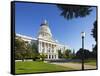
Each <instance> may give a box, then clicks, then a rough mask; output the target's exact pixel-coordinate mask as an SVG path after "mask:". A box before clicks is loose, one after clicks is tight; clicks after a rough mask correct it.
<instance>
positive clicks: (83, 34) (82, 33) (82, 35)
mask: <svg viewBox="0 0 100 76" xmlns="http://www.w3.org/2000/svg"><path fill="white" fill-rule="evenodd" d="M81 37H82V70H84V37H85V32H81Z"/></svg>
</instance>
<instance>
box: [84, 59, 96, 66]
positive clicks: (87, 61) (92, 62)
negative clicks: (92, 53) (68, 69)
mask: <svg viewBox="0 0 100 76" xmlns="http://www.w3.org/2000/svg"><path fill="white" fill-rule="evenodd" d="M85 64H87V65H93V66H96V60H94V59H88V60H85Z"/></svg>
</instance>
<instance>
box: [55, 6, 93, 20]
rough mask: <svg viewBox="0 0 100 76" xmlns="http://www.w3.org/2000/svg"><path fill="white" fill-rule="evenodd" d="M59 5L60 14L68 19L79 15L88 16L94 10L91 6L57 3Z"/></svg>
mask: <svg viewBox="0 0 100 76" xmlns="http://www.w3.org/2000/svg"><path fill="white" fill-rule="evenodd" d="M57 7H58V8H59V9H60V10H61V14H60V15H61V16H63V17H64V18H66V19H68V20H69V19H73V18H78V17H86V16H87V15H89V14H90V12H91V11H92V8H91V7H90V6H79V5H65V4H57Z"/></svg>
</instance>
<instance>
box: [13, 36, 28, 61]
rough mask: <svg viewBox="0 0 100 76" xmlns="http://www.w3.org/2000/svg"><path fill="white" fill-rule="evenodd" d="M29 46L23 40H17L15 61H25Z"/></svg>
mask: <svg viewBox="0 0 100 76" xmlns="http://www.w3.org/2000/svg"><path fill="white" fill-rule="evenodd" d="M26 50H27V45H26V44H25V42H24V41H23V40H22V39H21V38H16V39H15V59H22V60H24V59H25V55H26Z"/></svg>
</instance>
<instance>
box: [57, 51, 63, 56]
mask: <svg viewBox="0 0 100 76" xmlns="http://www.w3.org/2000/svg"><path fill="white" fill-rule="evenodd" d="M58 58H63V54H62V53H61V50H58Z"/></svg>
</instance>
